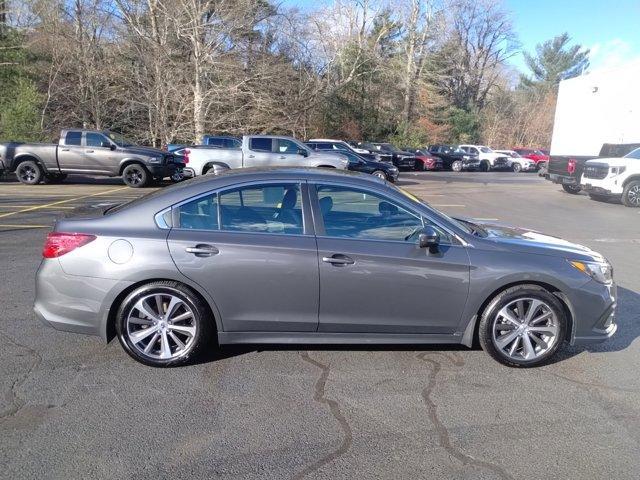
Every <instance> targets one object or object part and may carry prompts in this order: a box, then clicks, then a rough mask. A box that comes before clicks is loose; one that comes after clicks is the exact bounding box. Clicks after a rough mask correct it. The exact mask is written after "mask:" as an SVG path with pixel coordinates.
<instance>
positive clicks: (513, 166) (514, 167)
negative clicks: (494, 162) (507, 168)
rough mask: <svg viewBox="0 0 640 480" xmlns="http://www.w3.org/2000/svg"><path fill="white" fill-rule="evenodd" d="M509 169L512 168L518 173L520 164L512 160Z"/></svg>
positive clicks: (520, 167) (520, 168)
mask: <svg viewBox="0 0 640 480" xmlns="http://www.w3.org/2000/svg"><path fill="white" fill-rule="evenodd" d="M511 170H513V172H514V173H520V171H521V170H522V165H520V164H519V163H517V162H514V163H513V165H511Z"/></svg>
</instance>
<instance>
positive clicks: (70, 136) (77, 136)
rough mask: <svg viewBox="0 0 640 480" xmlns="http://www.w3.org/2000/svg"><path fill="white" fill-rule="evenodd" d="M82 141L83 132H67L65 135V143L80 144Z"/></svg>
mask: <svg viewBox="0 0 640 480" xmlns="http://www.w3.org/2000/svg"><path fill="white" fill-rule="evenodd" d="M81 143H82V132H67V135H66V136H65V137H64V144H65V145H80V144H81Z"/></svg>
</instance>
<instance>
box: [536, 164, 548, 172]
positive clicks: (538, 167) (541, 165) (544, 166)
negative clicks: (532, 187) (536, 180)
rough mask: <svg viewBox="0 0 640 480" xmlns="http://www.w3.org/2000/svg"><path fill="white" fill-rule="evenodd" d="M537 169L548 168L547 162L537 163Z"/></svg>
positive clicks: (544, 169)
mask: <svg viewBox="0 0 640 480" xmlns="http://www.w3.org/2000/svg"><path fill="white" fill-rule="evenodd" d="M536 170H538V171H540V170H543V171H546V170H547V162H538V164H537V165H536Z"/></svg>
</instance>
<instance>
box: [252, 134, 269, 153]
mask: <svg viewBox="0 0 640 480" xmlns="http://www.w3.org/2000/svg"><path fill="white" fill-rule="evenodd" d="M272 142H273V139H271V138H263V137H253V138H251V139H249V150H253V151H254V152H271V151H272V150H271V145H272Z"/></svg>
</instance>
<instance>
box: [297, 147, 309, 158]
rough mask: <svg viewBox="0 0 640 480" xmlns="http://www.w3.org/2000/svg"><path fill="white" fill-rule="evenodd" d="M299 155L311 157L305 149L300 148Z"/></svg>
mask: <svg viewBox="0 0 640 480" xmlns="http://www.w3.org/2000/svg"><path fill="white" fill-rule="evenodd" d="M298 155H302V156H303V157H308V156H309V152H308V151H307V150H305V149H304V148H299V149H298Z"/></svg>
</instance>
